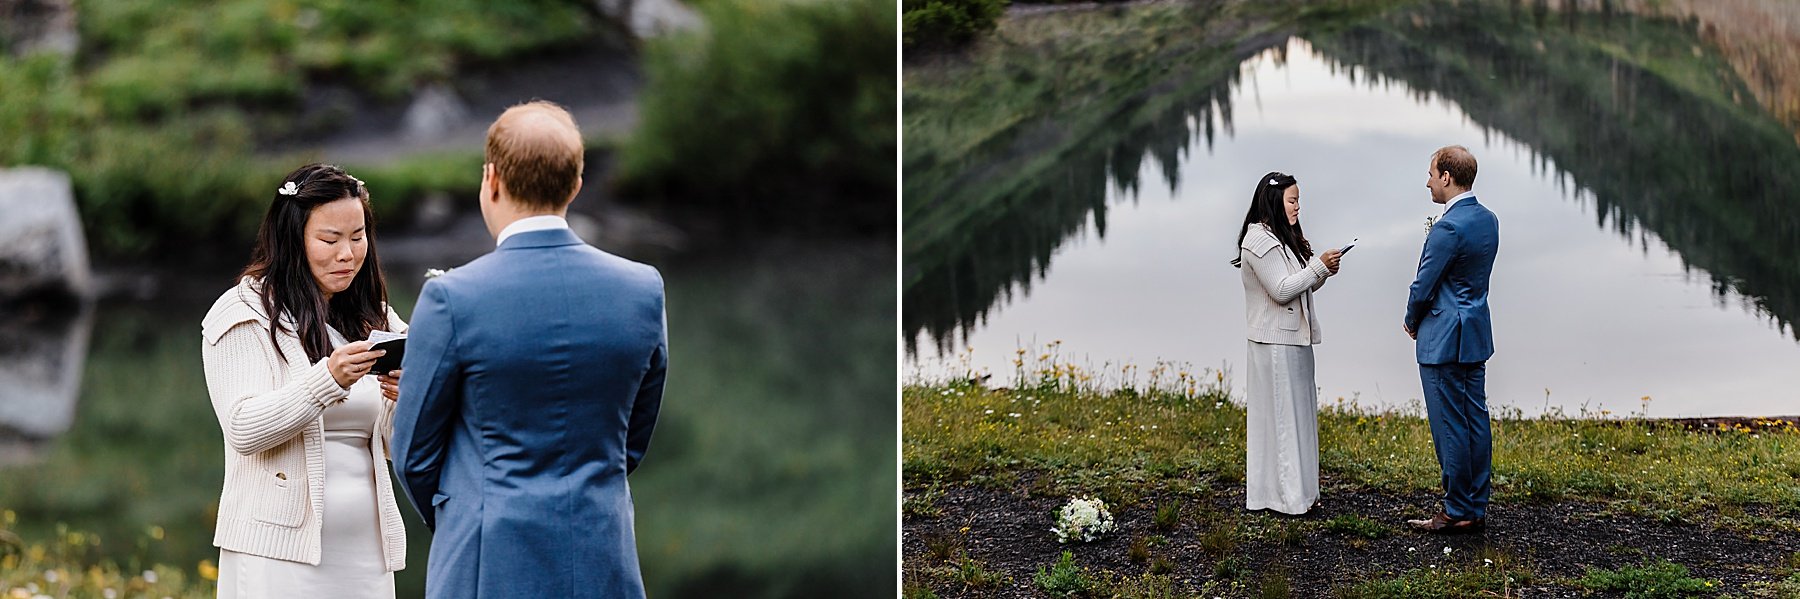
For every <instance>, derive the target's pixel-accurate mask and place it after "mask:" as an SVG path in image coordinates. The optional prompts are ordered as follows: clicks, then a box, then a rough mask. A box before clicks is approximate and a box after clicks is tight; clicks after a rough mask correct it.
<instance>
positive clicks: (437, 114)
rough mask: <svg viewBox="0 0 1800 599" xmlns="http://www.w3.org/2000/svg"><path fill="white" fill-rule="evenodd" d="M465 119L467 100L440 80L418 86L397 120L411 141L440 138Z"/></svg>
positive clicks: (403, 132) (467, 108)
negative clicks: (422, 86)
mask: <svg viewBox="0 0 1800 599" xmlns="http://www.w3.org/2000/svg"><path fill="white" fill-rule="evenodd" d="M468 121H469V106H468V104H466V103H464V102H463V100H462V98H461V97H460V96H457V95H456V90H453V89H450V86H448V85H445V84H442V83H439V84H434V85H430V86H426V87H425V88H424V89H421V90H419V93H418V94H417V95H415V96H413V102H412V105H411V106H408V107H407V108H406V115H405V116H402V117H401V120H400V122H401V132H402V134H403V135H405V136H406V138H407V139H408V140H410V141H432V140H437V139H442V138H443V137H444V136H446V135H449V134H450V133H451V132H452V131H455V130H456V128H457V127H459V126H461V125H462V124H464V123H467V122H468Z"/></svg>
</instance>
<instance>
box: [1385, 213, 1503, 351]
mask: <svg viewBox="0 0 1800 599" xmlns="http://www.w3.org/2000/svg"><path fill="white" fill-rule="evenodd" d="M1499 251H1500V219H1499V218H1498V217H1495V216H1494V213H1493V212H1492V211H1490V210H1488V209H1487V207H1486V206H1482V205H1481V203H1480V202H1477V201H1475V198H1474V197H1469V198H1464V199H1462V200H1459V201H1457V202H1456V203H1455V204H1452V205H1451V206H1450V209H1449V210H1446V211H1444V215H1443V216H1441V217H1439V218H1438V219H1437V223H1436V224H1433V225H1432V227H1431V232H1430V233H1429V234H1427V235H1426V236H1425V249H1424V251H1423V252H1421V253H1420V255H1419V274H1418V275H1417V276H1415V277H1414V278H1413V283H1412V292H1411V293H1409V294H1408V295H1407V298H1406V328H1407V329H1410V330H1412V331H1416V332H1417V333H1418V341H1417V343H1416V345H1415V353H1417V354H1418V358H1419V363H1420V364H1454V363H1473V362H1484V361H1486V360H1487V359H1488V357H1490V356H1493V355H1494V323H1493V320H1492V318H1491V317H1490V316H1489V314H1488V279H1490V278H1492V276H1493V274H1494V255H1495V254H1496V253H1498V252H1499Z"/></svg>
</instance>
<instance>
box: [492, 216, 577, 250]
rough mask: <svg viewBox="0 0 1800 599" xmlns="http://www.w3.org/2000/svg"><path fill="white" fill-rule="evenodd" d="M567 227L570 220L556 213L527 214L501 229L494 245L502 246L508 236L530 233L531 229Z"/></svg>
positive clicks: (543, 229)
mask: <svg viewBox="0 0 1800 599" xmlns="http://www.w3.org/2000/svg"><path fill="white" fill-rule="evenodd" d="M567 228H569V221H568V220H567V219H564V218H563V217H560V216H557V215H554V214H540V215H537V216H527V217H525V218H521V219H519V220H515V221H513V222H512V224H510V225H507V226H506V228H504V229H501V230H500V236H499V237H495V238H494V247H500V244H502V243H506V238H508V237H512V236H514V235H518V234H520V233H528V232H531V231H548V230H551V229H567Z"/></svg>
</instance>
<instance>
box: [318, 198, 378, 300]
mask: <svg viewBox="0 0 1800 599" xmlns="http://www.w3.org/2000/svg"><path fill="white" fill-rule="evenodd" d="M305 235H306V262H307V264H308V265H309V266H311V267H312V268H311V270H312V276H313V282H315V283H318V285H319V291H320V292H323V293H324V294H325V297H326V299H330V298H331V296H332V295H333V294H336V293H337V292H340V291H343V290H345V289H349V288H350V282H351V281H353V280H355V279H356V273H358V272H361V271H362V265H363V257H364V256H367V255H368V254H369V237H368V230H367V223H364V222H363V208H362V201H361V200H358V199H356V198H354V197H345V198H343V199H339V200H336V201H332V202H327V203H324V204H320V205H318V206H315V207H313V209H312V213H311V214H310V215H308V216H307V217H306V232H305Z"/></svg>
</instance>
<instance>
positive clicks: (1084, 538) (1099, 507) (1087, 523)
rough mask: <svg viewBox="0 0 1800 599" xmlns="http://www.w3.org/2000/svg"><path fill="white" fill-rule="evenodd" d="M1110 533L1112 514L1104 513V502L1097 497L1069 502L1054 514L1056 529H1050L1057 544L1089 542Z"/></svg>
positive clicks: (1075, 499) (1111, 529) (1078, 498)
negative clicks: (1072, 541)
mask: <svg viewBox="0 0 1800 599" xmlns="http://www.w3.org/2000/svg"><path fill="white" fill-rule="evenodd" d="M1112 531H1113V517H1112V512H1108V511H1106V502H1104V501H1101V500H1100V498H1098V497H1095V498H1081V497H1077V498H1074V499H1071V500H1069V504H1068V505H1065V506H1063V507H1062V509H1061V510H1058V511H1057V513H1056V528H1052V529H1050V532H1053V533H1056V541H1057V542H1058V543H1067V542H1069V541H1071V540H1079V541H1081V542H1084V543H1086V542H1091V541H1093V540H1095V539H1098V538H1100V535H1103V534H1106V533H1109V532H1112Z"/></svg>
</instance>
